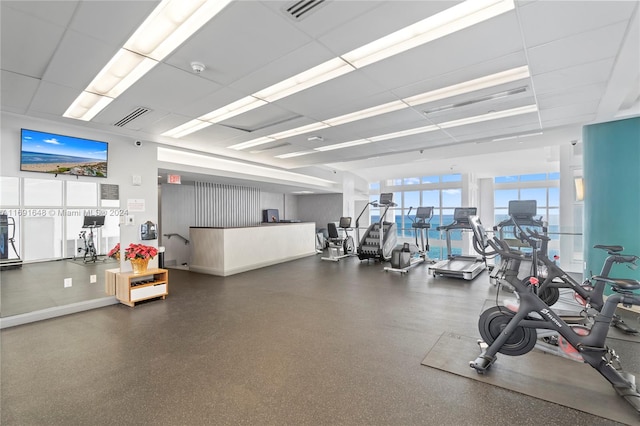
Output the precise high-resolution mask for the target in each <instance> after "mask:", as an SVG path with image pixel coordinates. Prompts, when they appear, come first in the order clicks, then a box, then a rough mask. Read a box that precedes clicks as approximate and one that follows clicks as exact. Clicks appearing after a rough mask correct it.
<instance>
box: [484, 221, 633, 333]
mask: <svg viewBox="0 0 640 426" xmlns="http://www.w3.org/2000/svg"><path fill="white" fill-rule="evenodd" d="M511 222H512V223H513V224H514V236H515V238H517V239H518V240H520V241H521V242H523V243H525V244H527V245H528V246H529V247H531V254H530V256H531V259H530V260H531V275H532V276H534V277H537V278H538V280H539V281H540V283H539V284H538V286H537V295H538V297H539V298H540V299H542V301H543V302H545V303H546V304H547V305H549V306H553V305H554V304H555V303H556V302H557V301H558V300H559V298H560V291H559V289H560V288H567V289H570V290H572V291H573V292H574V298H575V300H576V302H578V303H579V304H580V305H581V306H582V307H583V308H584V309H585V311H587V310H589V309H593V310H595V311H598V312H600V311H601V310H602V308H603V306H604V303H605V302H604V290H605V288H606V286H607V283H606V282H605V281H604V280H602V279H594V278H592V279H590V280H585V281H584V282H583V283H578V282H577V281H576V280H575V279H573V278H572V277H571V275H569V274H568V273H566V272H565V271H564V270H563V269H562V268H560V267H559V266H558V265H557V264H556V262H555V261H554V260H552V259H550V258H549V257H548V255H547V245H548V243H549V241H550V240H551V238H549V237H548V236H547V235H543V234H540V233H539V232H538V231H537V230H534V229H531V228H523V227H522V226H521V225H520V224H519V223H518V221H517V219H516V218H515V217H513V218H512V220H511ZM475 243H476V241H475V240H474V244H475ZM594 248H597V249H601V250H605V251H606V252H607V254H608V256H607V258H606V259H605V262H604V264H603V265H602V270H601V271H600V274H599V275H598V277H603V278H607V277H609V276H610V273H611V269H612V267H613V265H616V264H626V265H627V266H628V267H629V268H631V269H635V268H636V267H637V264H636V262H637V260H638V259H640V258H639V257H638V256H635V255H627V254H622V253H621V252H622V250H624V249H623V247H622V246H610V245H595V246H594ZM476 250H482V249H481V248H479V247H476ZM505 265H506V263H503V264H502V265H501V268H503V267H505ZM496 275H497V276H499V274H496ZM611 326H612V327H616V328H618V329H619V330H621V331H623V332H624V333H627V334H637V333H638V330H636V329H634V328H632V327H630V326H629V325H627V324H626V323H625V322H624V321H623V320H622V319H621V318H620V316H619V315H614V317H613V319H612V321H611Z"/></svg>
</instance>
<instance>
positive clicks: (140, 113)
mask: <svg viewBox="0 0 640 426" xmlns="http://www.w3.org/2000/svg"><path fill="white" fill-rule="evenodd" d="M149 111H151V110H150V109H149V108H145V107H138V108H136V109H134V110H133V111H131V112H130V113H129V114H127V115H125V116H124V117H122V118H121V119H120V120H118V121H116V122H115V123H113V125H114V126H117V127H124V126H126V125H127V124H129V123H131V122H132V121H133V120H135V119H136V118H138V117H142V116H143V115H145V114H146V113H148V112H149Z"/></svg>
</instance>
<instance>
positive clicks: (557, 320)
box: [469, 216, 640, 414]
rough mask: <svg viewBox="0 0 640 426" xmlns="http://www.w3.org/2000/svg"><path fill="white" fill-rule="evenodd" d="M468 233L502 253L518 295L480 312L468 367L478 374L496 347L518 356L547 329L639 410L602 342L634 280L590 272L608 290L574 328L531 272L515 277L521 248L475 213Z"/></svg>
mask: <svg viewBox="0 0 640 426" xmlns="http://www.w3.org/2000/svg"><path fill="white" fill-rule="evenodd" d="M469 222H470V224H471V228H472V230H473V233H474V237H475V238H476V239H477V241H478V244H479V245H480V246H481V247H482V248H484V249H485V250H486V249H487V248H488V247H489V246H490V247H491V248H492V249H493V250H495V251H496V252H497V253H499V254H500V256H502V257H503V258H504V259H507V262H508V267H507V268H506V270H505V276H504V279H505V280H506V281H507V282H508V283H509V284H510V285H511V286H513V288H514V289H515V293H516V294H517V296H518V298H519V302H520V303H519V307H518V310H517V311H513V310H510V309H509V308H507V307H498V308H499V309H495V308H490V309H488V310H486V311H484V312H483V313H482V314H481V315H480V319H479V321H478V328H479V331H480V335H481V336H482V339H483V341H479V342H478V343H479V345H480V348H481V350H482V352H481V354H480V356H478V357H477V358H476V359H475V360H474V361H471V362H470V363H469V365H470V367H471V368H473V369H475V370H476V371H477V372H478V373H480V374H483V373H484V372H485V371H487V370H488V369H489V368H490V367H491V365H492V364H493V363H494V362H495V361H496V359H497V358H496V355H497V353H498V352H500V353H502V354H505V355H511V356H518V355H524V354H526V353H528V352H530V351H531V350H532V349H533V348H534V347H535V346H536V340H537V331H536V330H539V329H543V330H553V331H555V332H556V333H558V335H559V336H560V337H561V338H562V339H564V340H565V341H566V344H567V345H570V346H571V347H572V348H574V349H575V351H576V353H578V354H579V355H580V356H581V358H582V360H583V361H584V362H585V363H588V364H589V365H591V366H592V367H593V368H595V369H596V370H597V371H598V372H599V373H600V374H601V375H602V376H603V377H604V378H605V379H607V381H609V383H611V385H612V386H613V388H614V389H615V390H616V392H617V393H618V394H619V395H620V396H622V397H623V398H624V399H625V400H626V401H627V402H628V403H629V404H631V405H632V406H633V407H634V408H635V410H636V411H637V412H638V413H639V414H640V393H638V389H637V387H636V384H635V377H634V376H633V375H632V374H629V373H627V372H625V371H623V370H622V368H621V366H620V362H619V358H618V356H617V354H616V353H615V351H614V350H613V349H611V348H609V347H607V346H606V344H605V340H606V338H607V332H608V330H609V325H610V323H611V319H612V318H613V315H614V313H615V310H616V307H617V306H618V304H620V303H622V304H623V306H633V305H640V296H638V295H637V294H634V293H633V291H634V290H638V289H640V281H636V280H631V279H615V278H607V277H599V276H596V277H593V279H594V280H601V281H604V282H606V283H607V284H609V285H611V288H612V290H613V291H614V294H612V295H611V296H609V298H608V299H607V301H606V302H605V304H604V306H603V308H602V310H601V311H600V312H599V313H598V314H597V315H596V317H595V321H594V324H593V327H591V329H590V330H588V331H584V329H582V328H580V329H579V330H581V331H579V332H577V331H574V329H573V328H572V327H571V326H570V325H569V324H567V323H566V322H564V321H563V319H562V318H561V317H559V316H558V315H557V314H556V313H555V312H554V311H553V310H551V308H549V306H548V305H547V304H546V303H544V302H543V301H542V300H541V299H540V298H539V297H538V296H537V294H536V291H537V285H538V284H539V281H538V279H537V277H534V276H532V277H529V278H528V279H525V280H520V279H519V278H518V276H517V274H518V271H519V270H520V263H521V262H522V261H524V260H527V259H529V258H528V257H527V256H526V255H525V254H524V253H523V252H521V251H519V250H513V249H510V248H509V246H508V244H507V243H505V242H504V241H501V240H499V239H497V238H495V237H494V238H493V239H489V237H488V236H487V233H486V231H485V229H484V227H483V226H482V224H481V223H480V219H479V218H478V217H477V216H471V217H470V218H469Z"/></svg>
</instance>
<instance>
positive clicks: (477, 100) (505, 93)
mask: <svg viewBox="0 0 640 426" xmlns="http://www.w3.org/2000/svg"><path fill="white" fill-rule="evenodd" d="M526 91H527V86H522V87H516V88H515V89H510V90H505V91H503V92H499V93H494V94H492V95H487V96H483V97H481V98H475V99H470V100H468V101H463V102H458V103H456V104H449V105H443V106H439V107H436V108H431V109H427V110H423V111H422V113H423V114H424V115H429V114H433V113H436V112H443V111H449V110H452V109H454V108H462V107H465V106H469V105H473V104H478V103H480V102H487V101H493V100H496V99H502V98H506V97H508V96H515V95H519V94H521V93H525V92H526Z"/></svg>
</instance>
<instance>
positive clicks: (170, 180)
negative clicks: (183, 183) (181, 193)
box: [167, 175, 180, 185]
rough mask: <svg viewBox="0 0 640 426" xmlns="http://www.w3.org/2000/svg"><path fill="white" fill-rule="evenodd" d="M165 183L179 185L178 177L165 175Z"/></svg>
mask: <svg viewBox="0 0 640 426" xmlns="http://www.w3.org/2000/svg"><path fill="white" fill-rule="evenodd" d="M167 183H174V184H176V185H180V175H167Z"/></svg>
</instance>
